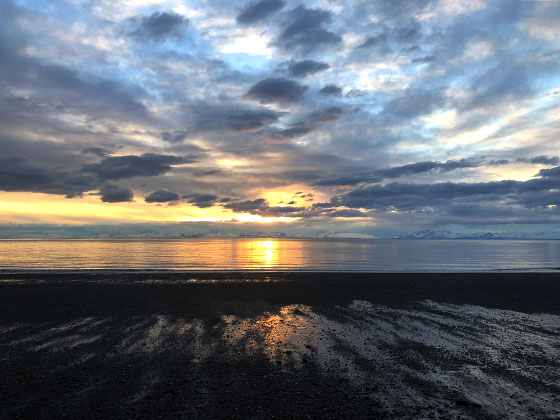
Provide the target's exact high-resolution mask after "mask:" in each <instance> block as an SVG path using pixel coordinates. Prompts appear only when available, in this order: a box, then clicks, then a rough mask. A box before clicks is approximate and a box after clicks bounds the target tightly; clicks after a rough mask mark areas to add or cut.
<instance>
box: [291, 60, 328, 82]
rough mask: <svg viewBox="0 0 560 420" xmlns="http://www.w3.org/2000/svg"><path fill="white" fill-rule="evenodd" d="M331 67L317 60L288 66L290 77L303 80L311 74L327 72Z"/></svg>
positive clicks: (303, 61) (293, 63)
mask: <svg viewBox="0 0 560 420" xmlns="http://www.w3.org/2000/svg"><path fill="white" fill-rule="evenodd" d="M329 67H330V66H329V65H328V64H327V63H322V62H320V61H315V60H302V61H295V62H291V63H290V64H289V65H288V71H289V72H290V76H292V77H298V78H300V77H301V78H303V77H307V76H308V75H310V74H315V73H319V72H321V71H324V70H327V69H328V68H329Z"/></svg>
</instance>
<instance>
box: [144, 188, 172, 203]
mask: <svg viewBox="0 0 560 420" xmlns="http://www.w3.org/2000/svg"><path fill="white" fill-rule="evenodd" d="M178 199H179V194H177V193H175V192H171V191H167V190H159V191H154V192H153V193H151V194H150V195H148V196H147V197H146V198H145V199H144V201H145V202H146V203H168V202H170V201H177V200H178Z"/></svg>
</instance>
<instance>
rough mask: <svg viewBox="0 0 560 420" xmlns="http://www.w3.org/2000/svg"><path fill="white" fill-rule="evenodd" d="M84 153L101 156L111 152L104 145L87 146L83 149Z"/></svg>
mask: <svg viewBox="0 0 560 420" xmlns="http://www.w3.org/2000/svg"><path fill="white" fill-rule="evenodd" d="M82 153H83V154H86V155H88V154H91V155H96V156H100V157H104V156H107V155H109V154H111V152H110V151H109V150H107V149H105V148H104V147H86V148H85V149H83V150H82Z"/></svg>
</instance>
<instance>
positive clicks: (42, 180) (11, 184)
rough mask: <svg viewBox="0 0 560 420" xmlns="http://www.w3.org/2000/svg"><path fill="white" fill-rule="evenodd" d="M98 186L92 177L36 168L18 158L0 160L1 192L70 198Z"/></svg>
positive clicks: (25, 160)
mask: <svg viewBox="0 0 560 420" xmlns="http://www.w3.org/2000/svg"><path fill="white" fill-rule="evenodd" d="M97 185H98V184H97V183H96V180H95V179H94V178H93V177H91V176H87V175H83V174H72V173H68V172H65V171H60V170H54V169H48V168H44V167H40V166H35V165H33V164H31V163H30V162H29V161H28V160H27V159H25V158H22V157H18V156H16V157H10V158H0V190H3V191H29V192H41V193H46V194H60V195H65V196H67V197H69V198H70V197H75V196H80V195H82V193H83V192H84V191H89V190H92V189H94V188H96V187H97Z"/></svg>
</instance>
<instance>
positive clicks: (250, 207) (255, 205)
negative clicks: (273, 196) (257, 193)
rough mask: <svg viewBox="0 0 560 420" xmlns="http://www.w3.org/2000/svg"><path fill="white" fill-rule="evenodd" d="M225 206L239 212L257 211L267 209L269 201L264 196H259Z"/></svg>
mask: <svg viewBox="0 0 560 420" xmlns="http://www.w3.org/2000/svg"><path fill="white" fill-rule="evenodd" d="M224 208H226V209H230V210H232V211H234V212H237V213H243V212H255V211H257V210H262V211H264V210H266V209H267V208H268V201H266V200H265V199H264V198H257V199H255V200H246V201H233V202H230V203H227V204H225V205H224Z"/></svg>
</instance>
